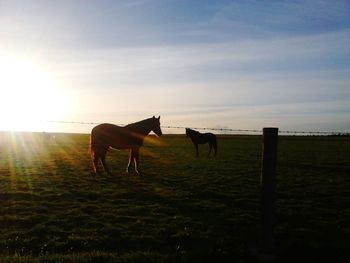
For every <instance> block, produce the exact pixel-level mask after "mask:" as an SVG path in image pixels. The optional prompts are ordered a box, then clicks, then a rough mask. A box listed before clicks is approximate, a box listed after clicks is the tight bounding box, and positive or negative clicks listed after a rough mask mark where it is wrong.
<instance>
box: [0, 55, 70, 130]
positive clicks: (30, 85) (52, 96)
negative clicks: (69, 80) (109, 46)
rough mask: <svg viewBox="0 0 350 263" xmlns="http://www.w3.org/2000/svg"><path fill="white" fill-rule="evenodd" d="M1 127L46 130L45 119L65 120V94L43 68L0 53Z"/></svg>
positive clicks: (66, 101) (66, 102)
mask: <svg viewBox="0 0 350 263" xmlns="http://www.w3.org/2000/svg"><path fill="white" fill-rule="evenodd" d="M0 73H1V74H0V76H1V77H0V91H1V93H0V96H1V102H0V112H1V114H0V130H13V131H45V129H46V126H47V124H46V123H45V121H46V120H54V119H64V117H65V115H66V114H67V110H68V109H69V105H68V104H69V102H68V96H66V95H65V94H64V92H63V90H62V89H60V87H59V85H58V82H57V81H56V80H55V78H54V77H52V76H51V75H50V74H49V72H48V71H47V70H45V68H43V67H41V66H40V65H39V64H35V63H33V61H30V60H27V59H25V58H18V57H15V56H9V55H6V54H1V53H0Z"/></svg>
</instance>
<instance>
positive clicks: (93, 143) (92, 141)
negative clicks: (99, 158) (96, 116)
mask: <svg viewBox="0 0 350 263" xmlns="http://www.w3.org/2000/svg"><path fill="white" fill-rule="evenodd" d="M95 150H96V138H95V134H94V130H92V131H91V134H90V144H89V152H90V158H91V161H92V167H93V168H94V171H95V172H96V169H97V167H96V165H95V162H94V160H95Z"/></svg>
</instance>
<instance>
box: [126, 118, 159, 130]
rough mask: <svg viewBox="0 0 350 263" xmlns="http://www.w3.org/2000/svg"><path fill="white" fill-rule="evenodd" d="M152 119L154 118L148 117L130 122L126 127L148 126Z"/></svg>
mask: <svg viewBox="0 0 350 263" xmlns="http://www.w3.org/2000/svg"><path fill="white" fill-rule="evenodd" d="M151 119H152V118H148V119H145V120H142V121H138V122H133V123H129V124H127V125H125V127H128V128H133V127H148V126H149V124H150V123H151V122H150V120H151Z"/></svg>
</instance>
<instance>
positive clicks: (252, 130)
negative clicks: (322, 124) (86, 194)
mask: <svg viewBox="0 0 350 263" xmlns="http://www.w3.org/2000/svg"><path fill="white" fill-rule="evenodd" d="M43 122H48V123H61V124H80V125H98V124H101V123H100V122H85V121H60V120H45V121H43ZM116 125H119V126H125V125H126V124H121V123H119V124H116ZM161 128H164V129H186V128H190V129H194V130H204V131H221V132H232V133H243V134H262V129H261V130H257V129H232V128H210V127H187V126H186V127H185V126H170V125H161ZM278 133H279V134H286V135H324V136H326V135H330V136H331V135H350V131H349V130H345V131H344V130H343V131H288V130H279V131H278Z"/></svg>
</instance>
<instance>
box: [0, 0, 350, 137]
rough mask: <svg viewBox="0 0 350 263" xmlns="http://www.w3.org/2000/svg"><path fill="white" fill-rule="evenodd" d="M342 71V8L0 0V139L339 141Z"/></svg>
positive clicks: (346, 23)
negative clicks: (9, 135)
mask: <svg viewBox="0 0 350 263" xmlns="http://www.w3.org/2000/svg"><path fill="white" fill-rule="evenodd" d="M349 73H350V1H349V0H347V1H341V0H335V1H324V0H312V1H311V0H301V1H292V0H289V1H283V0H282V1H258V0H246V1H228V0H216V1H211V0H129V1H122V0H114V1H111V0H110V1H109V0H98V1H97V0H96V1H92V0H61V1H53V0H52V1H50V0H36V1H34V0H33V1H29V0H28V1H18V0H0V91H1V94H0V98H1V105H0V112H1V114H0V130H26V131H40V132H41V131H45V132H83V133H89V132H90V131H91V128H92V127H93V126H94V125H91V124H77V123H64V124H62V123H61V124H60V123H54V122H47V121H48V120H49V121H66V122H85V123H87V122H93V123H102V122H110V123H115V124H127V123H131V122H136V121H138V120H142V119H146V118H149V117H152V116H154V115H155V116H159V115H160V116H161V124H162V125H163V126H184V127H207V128H231V129H262V128H263V127H270V126H272V127H279V128H280V130H305V131H349V130H350V103H349V102H350V74H349ZM174 132H176V133H183V132H184V131H183V130H174V129H164V130H163V133H174Z"/></svg>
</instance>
